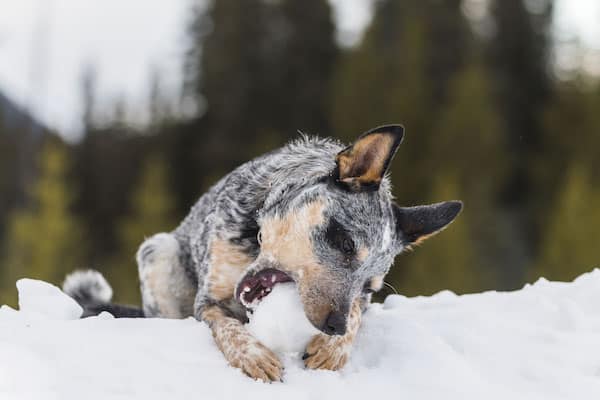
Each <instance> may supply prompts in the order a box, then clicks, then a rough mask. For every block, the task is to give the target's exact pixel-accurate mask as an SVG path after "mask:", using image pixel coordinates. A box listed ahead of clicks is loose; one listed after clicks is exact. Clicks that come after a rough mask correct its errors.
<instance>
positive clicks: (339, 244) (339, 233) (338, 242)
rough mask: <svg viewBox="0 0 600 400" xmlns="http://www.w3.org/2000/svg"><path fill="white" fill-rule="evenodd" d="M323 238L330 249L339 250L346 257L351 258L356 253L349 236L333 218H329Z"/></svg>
mask: <svg viewBox="0 0 600 400" xmlns="http://www.w3.org/2000/svg"><path fill="white" fill-rule="evenodd" d="M325 238H326V239H327V242H328V243H329V245H330V246H331V247H333V248H334V249H336V250H339V251H340V252H342V253H343V254H344V255H346V256H352V255H354V253H355V252H356V249H355V246H354V241H353V240H352V238H351V237H350V234H349V233H348V232H347V231H346V230H345V229H344V227H343V226H342V225H341V224H340V223H339V222H338V221H337V220H335V218H331V220H330V221H329V226H328V227H327V231H326V232H325Z"/></svg>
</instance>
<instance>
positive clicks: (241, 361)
mask: <svg viewBox="0 0 600 400" xmlns="http://www.w3.org/2000/svg"><path fill="white" fill-rule="evenodd" d="M250 347H251V348H250ZM230 363H231V365H232V366H234V367H237V368H240V369H241V370H242V371H243V372H244V373H245V374H246V375H248V376H249V377H250V378H253V379H255V380H261V381H263V382H268V383H270V382H275V381H279V382H282V377H283V365H282V364H281V361H279V358H278V357H277V356H276V355H275V353H273V352H272V351H271V350H269V349H268V348H267V347H266V346H264V345H263V344H261V343H260V342H258V341H256V342H254V343H252V344H250V346H249V347H248V348H247V349H244V350H243V351H240V352H239V353H238V354H236V356H235V357H234V358H233V359H232V360H231V362H230Z"/></svg>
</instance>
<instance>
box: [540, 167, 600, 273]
mask: <svg viewBox="0 0 600 400" xmlns="http://www.w3.org/2000/svg"><path fill="white" fill-rule="evenodd" d="M598 204H600V190H598V188H597V186H594V185H592V184H591V182H590V178H589V173H588V171H587V170H586V168H584V167H583V166H582V165H581V164H574V165H573V166H572V167H571V168H570V169H569V172H568V174H567V176H566V181H565V184H564V185H563V186H562V191H561V194H560V196H558V199H557V202H556V204H555V206H554V207H553V212H552V215H550V216H549V218H548V225H547V227H546V231H545V232H543V240H542V244H541V249H540V255H539V258H538V261H537V263H536V265H535V266H534V268H533V270H532V273H531V274H530V278H531V279H537V278H538V277H540V276H543V277H545V278H547V279H549V280H561V281H570V280H572V279H574V278H575V277H577V276H578V275H580V274H582V273H584V272H588V271H590V270H592V269H593V268H595V267H599V266H600V249H599V248H598V226H600V208H598Z"/></svg>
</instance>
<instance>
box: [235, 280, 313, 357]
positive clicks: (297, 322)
mask: <svg viewBox="0 0 600 400" xmlns="http://www.w3.org/2000/svg"><path fill="white" fill-rule="evenodd" d="M248 317H249V320H250V321H249V322H248V324H247V328H248V330H249V331H250V332H251V333H252V334H253V335H254V337H256V338H257V339H258V340H260V341H261V342H262V343H263V344H264V345H265V346H267V347H268V348H270V349H271V350H273V351H275V352H276V353H279V354H282V353H298V352H303V351H304V349H305V348H306V345H307V344H308V342H309V341H310V339H311V338H312V337H313V336H314V335H315V334H317V333H319V331H318V330H317V329H316V328H315V327H314V326H313V325H312V324H311V323H310V321H309V320H308V319H307V318H306V315H305V314H304V307H303V306H302V302H301V300H300V295H299V294H298V291H297V290H296V284H295V283H292V282H290V283H279V284H277V285H275V287H274V288H273V291H272V292H271V294H269V295H268V296H267V297H265V298H264V299H263V300H262V301H261V303H260V304H259V305H258V306H257V307H256V308H255V310H254V313H253V314H250V315H249V316H248Z"/></svg>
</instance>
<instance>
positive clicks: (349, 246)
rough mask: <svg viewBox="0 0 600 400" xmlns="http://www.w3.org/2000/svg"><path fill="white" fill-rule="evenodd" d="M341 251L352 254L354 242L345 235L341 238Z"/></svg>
mask: <svg viewBox="0 0 600 400" xmlns="http://www.w3.org/2000/svg"><path fill="white" fill-rule="evenodd" d="M342 251H343V252H344V254H346V255H352V254H354V243H352V240H351V239H350V238H347V237H346V238H344V239H343V240H342Z"/></svg>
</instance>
